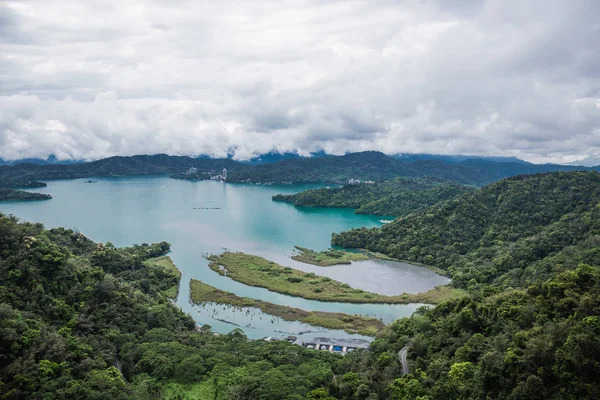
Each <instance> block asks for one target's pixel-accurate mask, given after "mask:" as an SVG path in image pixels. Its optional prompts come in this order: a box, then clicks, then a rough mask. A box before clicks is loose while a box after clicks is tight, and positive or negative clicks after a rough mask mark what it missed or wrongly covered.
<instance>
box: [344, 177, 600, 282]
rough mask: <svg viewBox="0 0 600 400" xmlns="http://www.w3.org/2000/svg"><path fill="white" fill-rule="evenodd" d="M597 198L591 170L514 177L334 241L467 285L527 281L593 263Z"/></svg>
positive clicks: (599, 182) (599, 210)
mask: <svg viewBox="0 0 600 400" xmlns="http://www.w3.org/2000/svg"><path fill="white" fill-rule="evenodd" d="M599 202H600V174H598V173H596V172H569V173H561V172H556V173H549V174H538V175H527V176H518V177H514V178H508V179H505V180H503V181H500V182H497V183H494V184H491V185H489V186H486V187H484V188H482V189H480V190H478V191H474V192H470V193H466V194H463V195H462V196H459V197H457V198H455V199H453V200H448V201H445V202H441V203H438V204H436V205H434V206H432V207H430V208H427V209H424V210H420V211H417V212H415V213H413V214H410V215H407V216H405V217H401V218H398V219H396V220H395V221H394V222H392V223H390V224H387V225H385V226H383V227H381V228H372V229H366V228H361V229H354V230H351V231H348V232H342V233H340V234H334V235H333V238H332V244H334V245H336V246H341V247H347V248H365V249H368V250H370V251H374V252H380V253H383V254H386V255H388V256H391V257H394V258H398V259H403V260H407V261H412V262H419V263H424V264H427V265H432V266H435V267H439V268H442V269H444V270H447V271H448V272H449V273H450V276H451V277H452V279H453V282H454V283H455V284H456V285H459V286H461V287H465V288H476V287H479V286H481V285H486V284H493V285H494V286H498V287H501V288H510V287H525V286H526V285H528V284H530V283H533V282H535V281H540V280H543V279H547V278H548V277H549V276H551V274H552V273H556V272H559V271H560V270H563V269H569V268H573V267H575V266H577V264H578V263H579V262H586V263H588V262H591V261H593V257H595V256H596V253H595V251H594V249H595V248H596V247H597V244H598V240H600V237H599V236H598V235H599V234H600V222H599V221H600V218H599V217H600V207H598V203H599ZM571 254H577V255H578V256H571Z"/></svg>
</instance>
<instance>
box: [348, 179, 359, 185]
mask: <svg viewBox="0 0 600 400" xmlns="http://www.w3.org/2000/svg"><path fill="white" fill-rule="evenodd" d="M348 185H360V179H350V180H348Z"/></svg>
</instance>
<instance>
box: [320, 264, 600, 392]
mask: <svg viewBox="0 0 600 400" xmlns="http://www.w3.org/2000/svg"><path fill="white" fill-rule="evenodd" d="M599 271H600V270H599V268H598V259H597V257H596V260H595V264H594V265H593V266H589V265H585V264H582V265H580V266H579V267H576V268H575V269H574V270H570V271H565V272H563V273H560V274H558V275H556V276H554V277H553V278H551V279H550V280H547V281H545V282H543V283H536V284H534V285H531V286H530V287H529V288H528V289H527V290H508V291H505V292H502V293H500V294H497V295H493V296H488V297H480V296H474V297H472V298H470V299H469V298H463V299H460V300H453V301H450V302H448V303H444V304H441V305H439V306H437V307H435V308H433V309H430V310H420V311H418V312H417V313H416V314H415V315H413V316H412V317H410V318H402V319H399V320H397V321H396V322H394V324H392V326H391V327H390V328H389V329H388V330H387V331H386V333H385V334H384V335H382V336H381V337H380V338H378V339H376V340H375V341H374V342H373V343H372V344H371V348H370V350H371V351H370V352H368V353H363V354H350V355H348V356H347V357H346V358H345V359H344V361H343V364H342V366H341V367H340V368H339V369H338V371H337V372H338V373H339V374H340V377H339V378H338V382H340V384H339V385H337V386H335V387H334V388H333V390H332V393H334V394H335V396H336V398H341V399H371V398H373V399H393V400H404V399H407V400H425V399H429V400H433V399H436V400H437V399H439V400H447V399H464V400H467V399H480V400H488V399H507V400H508V399H510V400H562V399H573V400H575V399H590V400H591V399H598V398H600V385H598V382H599V381H600V317H599V315H600V272H599ZM404 346H409V347H408V361H409V364H410V368H411V369H410V373H409V374H407V375H404V376H401V374H400V369H399V367H398V363H397V361H396V359H397V357H398V351H399V350H400V349H402V348H403V347H404ZM369 395H370V396H373V397H368V396H369Z"/></svg>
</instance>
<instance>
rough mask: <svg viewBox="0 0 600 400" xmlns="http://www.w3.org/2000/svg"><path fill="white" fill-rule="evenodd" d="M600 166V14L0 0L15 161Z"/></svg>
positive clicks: (568, 5) (585, 9)
mask: <svg viewBox="0 0 600 400" xmlns="http://www.w3.org/2000/svg"><path fill="white" fill-rule="evenodd" d="M294 150H295V151H298V152H300V153H301V154H307V153H309V152H311V151H317V150H324V151H326V152H328V153H331V154H343V153H345V152H352V151H362V150H379V151H383V152H385V153H388V154H392V153H440V154H474V155H502V156H516V157H519V158H522V159H525V160H528V161H532V162H562V163H566V162H570V161H574V160H577V159H582V158H586V157H596V156H600V1H597V0H589V1H588V0H569V1H562V0H552V1H548V0H527V1H522V0H489V1H483V0H419V1H408V0H407V1H403V0H370V1H335V0H329V1H305V0H276V1H270V0H254V1H247V2H241V1H229V0H220V1H208V0H205V1H201V0H195V1H186V0H146V1H134V0H126V1H123V0H121V1H112V0H86V1H75V0H53V1H46V0H16V1H10V0H9V1H6V0H0V157H1V158H4V159H10V160H14V159H20V158H25V157H39V158H45V157H47V156H48V155H50V154H54V155H56V156H57V157H58V158H59V159H77V160H92V159H99V158H104V157H108V156H113V155H134V154H155V153H167V154H173V155H199V154H208V155H211V156H214V157H222V156H225V155H227V154H228V153H229V154H233V156H234V158H236V159H247V158H250V157H252V156H254V155H256V154H260V153H265V152H269V151H279V152H284V151H294Z"/></svg>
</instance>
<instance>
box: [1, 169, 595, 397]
mask: <svg viewBox="0 0 600 400" xmlns="http://www.w3.org/2000/svg"><path fill="white" fill-rule="evenodd" d="M599 213H600V175H598V174H596V173H590V172H571V173H551V174H545V175H534V176H519V177H515V178H510V179H506V180H503V181H501V182H498V183H495V184H492V185H490V186H487V187H485V188H483V189H481V190H478V191H475V192H470V193H466V194H463V195H461V196H459V197H457V198H455V199H452V200H448V201H444V202H441V203H438V204H436V205H434V206H432V207H429V208H427V209H424V210H418V211H416V212H414V213H411V214H409V215H406V216H404V217H400V218H398V219H396V221H395V222H393V223H390V224H388V225H386V226H384V227H382V228H379V229H372V230H368V229H363V230H353V231H350V232H346V233H342V234H340V235H336V236H334V238H333V240H334V242H338V243H344V244H345V245H348V246H351V247H356V246H359V247H367V248H371V249H372V250H375V251H383V252H386V253H387V254H389V255H392V256H395V257H399V258H410V259H412V260H415V261H418V260H421V261H425V262H428V263H430V264H432V265H436V266H439V267H441V268H444V269H446V270H447V271H448V272H449V273H450V274H451V275H452V276H453V278H454V282H455V284H457V285H459V286H462V287H465V288H467V291H468V293H469V296H467V297H463V298H460V299H455V300H451V301H448V302H445V303H442V304H440V305H438V306H436V307H434V308H429V309H427V308H421V309H419V310H418V311H417V313H415V315H413V316H412V317H409V318H402V319H400V320H397V321H396V322H394V323H393V324H392V325H391V326H389V327H388V328H386V329H385V330H384V332H382V333H381V334H380V335H379V336H378V337H377V339H376V340H375V341H374V342H373V343H372V344H371V346H370V349H369V351H360V350H359V351H356V352H352V353H350V354H348V355H346V356H344V357H341V356H337V355H334V354H330V353H326V352H317V351H312V350H305V349H302V348H301V347H299V346H294V345H290V344H288V343H285V342H275V343H273V342H271V343H267V342H264V341H249V340H247V339H246V338H245V337H244V335H243V333H242V332H241V331H239V330H235V331H233V332H231V333H229V334H227V335H217V336H215V335H214V334H213V333H212V332H210V330H209V328H208V327H204V328H203V329H200V330H199V331H197V330H196V329H194V322H193V320H192V319H191V318H190V317H189V316H187V315H185V314H184V313H182V312H181V310H179V309H178V308H176V307H175V306H174V305H173V304H172V301H171V298H172V297H173V296H174V295H175V292H174V288H176V287H177V284H178V283H179V275H178V274H177V271H176V270H174V268H173V266H172V264H169V263H167V262H166V261H167V260H166V259H165V258H157V257H162V256H164V255H165V253H166V252H168V250H169V244H168V243H164V242H163V243H158V244H152V245H148V244H142V245H140V246H133V247H129V248H122V249H117V248H115V247H114V246H113V245H111V244H110V243H106V244H100V243H94V242H92V241H91V240H89V239H87V238H85V237H84V236H83V235H81V234H79V233H77V232H74V231H71V230H66V229H63V228H58V229H51V230H46V229H44V227H43V226H42V225H41V224H31V223H19V222H18V221H17V220H16V219H15V218H14V217H5V216H1V215H0V349H1V351H0V361H1V362H0V397H2V398H6V399H28V398H35V399H37V398H49V399H52V398H68V399H117V400H119V399H160V398H167V397H168V398H181V399H186V398H190V399H191V398H203V396H209V397H210V398H211V399H212V398H214V399H217V400H234V399H285V400H299V399H312V400H314V399H324V400H332V399H340V400H357V399H361V400H367V399H390V400H397V399H412V400H417V399H420V400H425V399H429V400H433V399H465V400H466V399H481V400H488V399H511V400H512V399H514V400H526V399H528V400H531V399H536V400H537V399H539V400H543V399H544V400H545V399H552V400H554V399H556V400H558V399H597V398H600V386H599V385H598V382H600V339H599V338H600V317H599V315H600V222H598V221H600V215H599ZM405 347H406V348H407V349H408V352H407V359H408V366H409V373H408V374H405V375H403V373H402V367H401V365H400V362H399V356H398V352H399V351H400V350H401V349H402V348H405Z"/></svg>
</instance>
